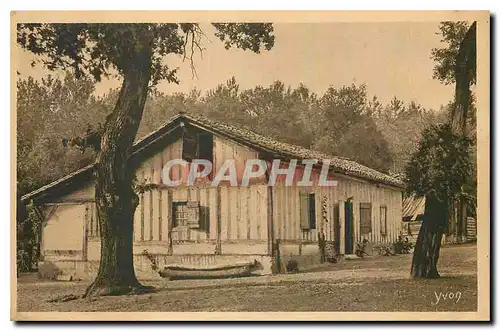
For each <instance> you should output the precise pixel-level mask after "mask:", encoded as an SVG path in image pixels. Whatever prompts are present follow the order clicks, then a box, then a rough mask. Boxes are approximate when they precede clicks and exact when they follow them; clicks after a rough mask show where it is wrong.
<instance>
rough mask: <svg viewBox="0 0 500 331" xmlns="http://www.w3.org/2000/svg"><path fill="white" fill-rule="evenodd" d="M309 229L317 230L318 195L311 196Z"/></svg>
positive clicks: (309, 197)
mask: <svg viewBox="0 0 500 331" xmlns="http://www.w3.org/2000/svg"><path fill="white" fill-rule="evenodd" d="M308 199H309V228H310V229H316V195H314V194H309V196H308Z"/></svg>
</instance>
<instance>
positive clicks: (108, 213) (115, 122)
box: [85, 43, 151, 296]
mask: <svg viewBox="0 0 500 331" xmlns="http://www.w3.org/2000/svg"><path fill="white" fill-rule="evenodd" d="M143 45H144V46H143V47H142V48H141V49H139V50H137V52H135V53H133V54H130V55H129V56H130V58H129V59H127V63H129V65H128V67H127V68H126V69H124V72H123V83H122V86H121V89H120V93H119V96H118V101H117V103H116V105H115V108H114V110H113V112H112V113H111V115H110V116H109V117H108V118H107V120H106V124H105V128H104V132H103V135H102V138H101V145H100V151H99V153H98V155H97V160H96V171H95V176H96V186H95V199H96V205H97V212H98V218H99V225H100V228H101V261H100V266H99V271H98V274H97V277H96V279H95V280H94V282H93V283H92V284H91V285H90V286H89V287H88V288H87V291H86V293H85V296H89V295H119V294H124V293H130V292H135V291H137V290H143V289H145V287H143V286H142V285H141V284H140V283H139V281H138V280H137V278H136V276H135V272H134V265H133V251H132V249H133V247H132V244H133V238H132V234H133V215H134V212H135V208H136V207H137V205H138V198H137V195H136V194H135V192H134V190H133V187H132V181H133V178H134V169H131V168H130V167H129V164H128V160H129V156H130V153H131V149H132V145H133V142H134V139H135V136H136V134H137V130H138V128H139V124H140V121H141V118H142V113H143V109H144V104H145V101H146V97H147V93H148V84H149V80H150V63H151V54H150V49H149V47H148V44H147V43H143Z"/></svg>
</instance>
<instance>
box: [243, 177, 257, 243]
mask: <svg viewBox="0 0 500 331" xmlns="http://www.w3.org/2000/svg"><path fill="white" fill-rule="evenodd" d="M245 190H246V193H247V194H246V198H247V200H246V207H247V208H246V219H247V240H249V239H251V238H252V235H251V231H252V227H251V225H252V222H251V218H252V215H254V214H252V213H250V205H251V204H250V203H251V201H252V192H251V189H250V186H247V188H246V189H245ZM254 216H255V215H254Z"/></svg>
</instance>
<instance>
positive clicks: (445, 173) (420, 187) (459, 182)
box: [406, 124, 474, 222]
mask: <svg viewBox="0 0 500 331" xmlns="http://www.w3.org/2000/svg"><path fill="white" fill-rule="evenodd" d="M470 148H471V140H470V139H469V138H468V137H463V136H461V135H456V134H453V133H452V131H451V127H450V125H449V124H440V125H433V126H431V127H429V128H427V129H425V130H424V131H423V133H422V138H421V141H420V144H419V147H418V149H417V151H416V152H415V153H414V154H413V155H412V157H411V160H410V162H409V163H408V166H407V167H406V178H407V190H408V191H409V192H414V193H415V194H416V195H418V196H429V195H432V196H435V197H436V198H437V199H439V201H441V202H442V203H444V204H448V203H449V202H450V201H453V199H454V198H456V197H458V196H459V195H460V194H462V186H463V185H464V184H465V183H467V182H468V180H469V178H470V176H471V175H472V173H473V170H474V167H473V160H471V157H470ZM443 221H445V222H446V220H443Z"/></svg>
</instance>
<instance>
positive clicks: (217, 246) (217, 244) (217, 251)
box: [215, 186, 222, 255]
mask: <svg viewBox="0 0 500 331" xmlns="http://www.w3.org/2000/svg"><path fill="white" fill-rule="evenodd" d="M216 202H217V209H216V218H215V221H216V224H217V232H216V235H215V255H220V254H222V246H221V240H220V236H221V230H222V228H221V217H220V216H221V215H220V213H221V198H220V186H217V197H216Z"/></svg>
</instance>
